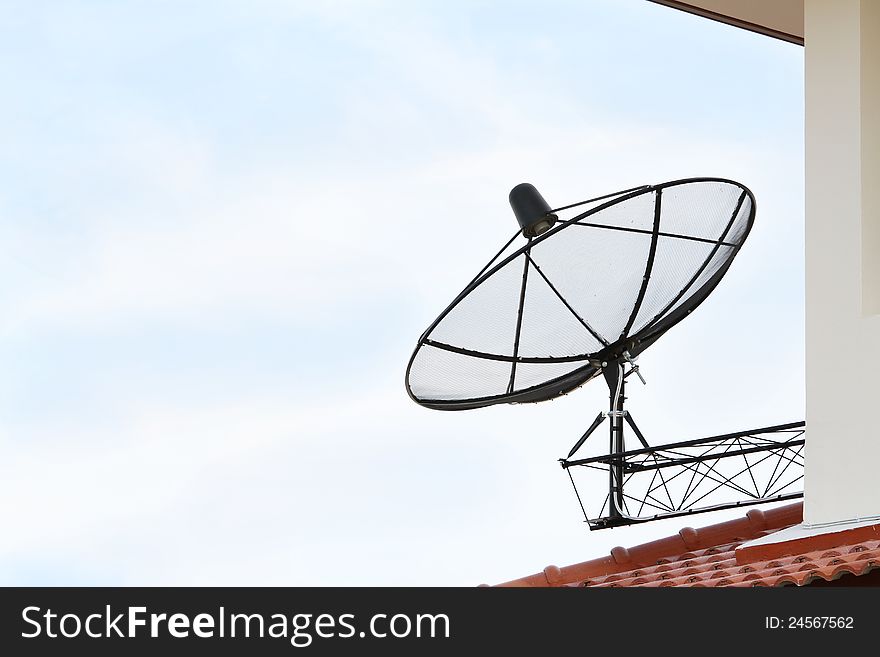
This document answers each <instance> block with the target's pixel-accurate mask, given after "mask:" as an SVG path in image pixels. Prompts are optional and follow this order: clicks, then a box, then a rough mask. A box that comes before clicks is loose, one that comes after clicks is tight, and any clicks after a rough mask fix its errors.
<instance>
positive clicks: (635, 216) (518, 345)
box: [406, 178, 755, 410]
mask: <svg viewBox="0 0 880 657" xmlns="http://www.w3.org/2000/svg"><path fill="white" fill-rule="evenodd" d="M510 204H511V207H512V208H513V211H514V214H515V215H516V218H517V220H518V222H519V225H520V231H519V232H517V234H515V235H514V237H513V238H512V239H511V240H510V241H509V242H508V243H507V244H506V245H505V247H504V248H502V249H501V251H500V252H499V253H498V254H497V255H496V256H495V257H494V258H493V259H492V260H491V261H490V262H489V264H487V265H486V267H484V268H483V270H482V271H481V272H480V273H479V274H478V275H477V276H476V277H475V278H474V279H473V281H471V283H470V284H469V285H468V286H467V287H465V289H464V290H463V291H462V292H461V294H459V295H458V296H457V297H456V298H455V299H454V300H453V301H452V303H451V304H450V305H449V307H448V308H446V310H444V311H443V312H442V313H441V314H440V316H439V317H438V318H437V319H436V320H434V322H433V323H432V324H431V325H430V326H429V327H428V329H427V330H426V331H425V332H424V334H423V335H422V336H421V338H419V341H418V344H417V345H416V349H415V351H414V353H413V355H412V358H411V359H410V362H409V366H408V368H407V374H406V387H407V390H408V392H409V394H410V396H411V397H412V398H413V400H415V401H416V402H417V403H419V404H421V405H422V406H426V407H428V408H433V409H439V410H464V409H472V408H480V407H483V406H489V405H492V404H499V403H523V402H539V401H544V400H547V399H552V398H554V397H558V396H559V395H563V394H565V393H567V392H570V391H571V390H573V389H575V388H577V387H578V386H580V385H583V384H584V383H585V382H587V381H589V380H590V379H592V378H593V377H595V376H597V375H598V374H600V373H602V372H603V370H608V369H609V365H608V364H609V363H612V364H613V363H623V362H627V361H628V362H630V363H632V362H633V361H634V359H635V358H636V357H637V356H638V355H639V354H640V353H641V352H642V351H644V350H645V348H647V347H648V346H650V345H651V344H652V343H653V342H655V341H656V340H657V339H658V338H659V337H660V336H661V335H663V333H665V332H666V331H667V330H669V328H671V327H672V326H674V325H675V324H677V323H678V322H680V321H681V320H682V319H683V318H684V317H686V316H687V315H688V314H690V313H691V312H692V311H693V310H694V309H695V308H696V307H697V306H698V305H699V304H700V303H702V301H703V300H704V299H705V298H706V297H707V296H708V295H709V293H710V292H711V291H712V290H713V289H714V288H715V286H716V285H717V284H718V282H719V281H720V280H721V278H722V277H723V276H724V274H725V273H726V272H727V269H728V268H729V267H730V264H731V262H732V261H733V259H734V257H736V254H737V253H738V252H739V249H740V247H741V246H742V244H743V242H744V241H745V239H746V237H747V236H748V234H749V231H750V230H751V227H752V222H753V220H754V217H755V198H754V196H753V194H752V192H751V191H749V190H748V189H747V188H746V187H745V186H743V185H741V184H739V183H737V182H734V181H732V180H724V179H721V178H691V179H687V180H677V181H673V182H667V183H663V184H660V185H646V186H643V187H638V188H634V189H629V190H624V191H623V192H617V193H615V194H610V195H606V196H602V197H599V198H597V199H591V200H589V201H583V202H581V203H576V204H574V205H570V206H565V207H563V208H558V209H556V210H553V209H551V208H550V206H549V204H548V203H547V202H546V201H545V200H544V198H543V197H542V196H541V194H540V193H539V192H538V191H537V190H536V189H535V187H534V186H532V185H530V184H528V183H523V184H520V185H517V186H516V187H514V188H513V190H512V191H511V192H510ZM574 208H577V210H576V211H575V212H573V213H572V214H573V216H571V217H569V218H567V219H563V218H560V214H561V213H562V212H563V211H566V210H572V209H574ZM585 208H586V209H585ZM520 235H522V238H523V240H524V242H525V243H524V244H522V245H521V246H518V247H517V246H516V245H514V242H516V241H517V238H518V236H520ZM511 247H513V250H512V252H510V251H511ZM505 253H507V255H505ZM612 369H614V376H615V377H616V368H612ZM636 372H637V370H636Z"/></svg>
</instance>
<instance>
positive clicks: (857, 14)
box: [804, 0, 880, 524]
mask: <svg viewBox="0 0 880 657" xmlns="http://www.w3.org/2000/svg"><path fill="white" fill-rule="evenodd" d="M804 22H805V58H806V60H805V71H806V135H805V139H806V190H807V192H806V195H807V197H806V263H807V271H806V332H807V333H806V345H807V347H806V348H807V354H806V358H807V381H806V394H807V448H806V479H805V502H804V522H805V523H808V524H820V523H828V522H835V521H842V520H848V519H853V518H865V517H872V516H880V473H878V464H880V422H878V420H877V418H876V417H875V416H876V414H877V412H878V411H880V314H878V313H880V225H878V224H880V215H878V210H880V153H878V142H877V139H878V132H880V112H878V108H880V38H878V37H880V1H878V0H835V1H834V2H831V1H829V0H805V13H804Z"/></svg>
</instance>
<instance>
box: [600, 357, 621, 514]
mask: <svg viewBox="0 0 880 657" xmlns="http://www.w3.org/2000/svg"><path fill="white" fill-rule="evenodd" d="M602 374H603V375H604V376H605V382H606V383H607V384H608V391H609V411H608V419H609V420H611V429H610V433H609V437H610V445H609V454H611V455H616V454H622V453H623V452H624V451H625V450H626V447H625V445H624V442H623V418H624V417H625V415H626V411H625V410H623V402H624V399H625V396H624V387H625V383H624V376H623V362H622V361H621V360H617V361H615V362H613V363H607V364H605V365H604V366H603V368H602ZM622 511H623V461H622V460H618V461H615V462H612V463H611V464H609V466H608V515H609V517H611V518H619V517H620V516H621V512H622Z"/></svg>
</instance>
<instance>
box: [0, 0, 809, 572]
mask: <svg viewBox="0 0 880 657" xmlns="http://www.w3.org/2000/svg"><path fill="white" fill-rule="evenodd" d="M0 85H2V88H3V92H4V93H3V98H4V101H3V103H0V144H2V148H0V179H2V184H0V253H2V256H3V257H2V258H0V308H2V312H0V527H2V536H3V538H2V540H0V584H2V585H293V586H296V585H330V586H334V585H407V586H420V585H441V586H442V585H463V586H471V585H476V584H480V583H496V582H501V581H506V580H509V579H514V578H516V577H520V576H524V575H528V574H531V573H534V572H539V571H540V570H541V569H543V568H544V567H545V566H546V565H548V564H551V563H552V564H556V565H560V566H562V565H567V564H570V563H575V562H579V561H583V560H585V559H589V558H593V557H597V556H601V555H603V554H606V553H607V551H608V550H609V549H610V548H611V547H613V546H615V545H633V544H637V543H641V542H644V541H648V540H653V539H656V538H659V537H662V536H666V535H668V534H670V533H674V532H676V531H678V529H679V528H681V527H682V526H683V525H684V524H687V523H686V522H682V521H681V520H680V519H679V520H665V521H660V522H653V523H647V524H645V525H639V526H635V527H626V528H619V529H614V530H606V531H600V532H589V531H588V530H587V528H586V525H585V524H584V523H583V517H582V516H581V515H580V509H579V508H578V506H577V501H576V499H575V498H574V496H573V494H572V491H571V485H570V483H569V481H568V478H567V477H566V476H565V475H564V473H563V472H562V471H561V470H560V468H559V466H558V464H557V461H556V459H557V458H559V457H560V456H564V455H565V454H566V453H567V452H568V449H569V448H570V446H571V445H572V444H573V442H574V441H575V440H576V439H577V437H578V436H580V434H581V433H582V432H583V431H584V429H585V428H586V426H587V425H588V424H589V423H590V422H591V421H592V418H593V417H594V416H595V414H596V412H597V411H598V410H601V409H603V408H604V407H605V405H606V397H607V390H606V389H605V387H604V386H603V385H601V383H600V382H593V383H590V384H588V385H586V386H584V387H583V388H582V389H580V390H578V391H576V392H574V393H572V394H570V395H568V396H566V397H564V398H560V399H558V400H554V401H552V402H547V403H542V404H532V405H521V406H506V405H505V406H496V407H492V408H488V409H481V410H476V411H468V412H457V413H448V412H437V411H431V410H427V409H424V408H421V407H419V406H417V405H416V404H414V403H413V402H412V401H411V400H410V399H409V398H408V396H407V394H406V391H405V389H404V385H403V379H404V371H405V368H406V364H407V361H408V359H409V356H410V354H411V351H412V349H413V347H414V346H415V342H416V340H417V338H418V337H419V335H420V334H421V333H422V331H423V330H424V329H425V328H426V327H427V326H428V324H429V323H430V322H431V321H432V320H433V319H434V317H435V316H436V315H437V314H438V313H439V312H440V311H441V310H442V309H443V308H445V307H446V305H447V304H448V303H449V302H450V301H451V300H452V298H453V297H454V296H455V295H456V294H457V293H458V292H459V291H460V290H461V289H462V288H463V287H464V285H465V284H466V283H467V282H468V281H469V280H470V279H471V278H472V277H473V275H474V274H475V273H476V272H477V271H479V270H480V268H481V267H482V266H483V264H484V263H485V262H486V261H487V260H488V259H489V258H490V257H491V256H492V255H493V254H494V253H495V252H496V251H497V250H498V249H499V248H500V247H501V245H502V244H504V242H505V241H506V240H507V239H508V238H509V236H510V235H511V234H512V232H513V231H514V230H515V229H516V223H515V218H514V217H513V215H512V213H511V212H510V209H509V206H508V203H507V193H508V191H509V189H510V188H511V187H513V186H514V185H516V184H517V183H519V182H523V181H528V182H531V183H533V184H535V185H536V186H537V187H538V188H539V189H540V190H541V192H542V193H543V195H544V196H545V198H547V199H548V201H549V202H550V203H551V205H553V206H561V205H565V204H568V203H573V202H576V201H579V200H582V199H585V198H589V197H591V196H597V195H600V194H604V193H608V192H611V191H614V190H618V189H624V188H629V187H633V186H636V185H642V184H647V183H659V182H663V181H665V180H672V179H677V178H683V177H690V176H720V177H727V178H732V179H734V180H738V181H740V182H742V183H744V184H746V185H747V186H748V187H749V188H750V189H752V191H753V192H754V193H755V196H756V198H757V216H756V220H755V226H754V229H753V231H752V233H751V235H750V237H749V240H748V241H747V243H746V245H745V247H744V248H743V250H742V252H741V254H740V255H739V256H738V258H737V260H736V262H735V263H734V265H733V267H732V268H731V270H730V272H729V273H728V275H727V276H726V277H725V279H724V280H723V281H722V283H721V285H719V287H718V288H717V289H716V291H715V292H714V293H713V295H712V296H711V297H710V298H709V299H708V300H707V301H706V302H705V303H704V304H703V305H701V306H700V308H699V310H698V311H697V312H695V313H694V314H693V315H692V316H690V317H689V318H687V319H686V320H685V321H683V322H682V323H681V324H679V325H678V326H676V327H675V328H674V329H673V330H671V331H670V332H669V333H668V334H666V335H665V336H664V337H663V338H661V340H659V341H658V342H657V343H656V344H655V345H654V346H652V347H651V349H650V350H648V351H647V352H646V353H645V354H644V355H643V356H642V358H641V359H640V365H641V370H642V373H643V374H644V375H645V377H646V379H647V381H648V385H647V386H646V387H644V388H642V387H641V386H639V387H638V388H637V389H636V388H635V386H634V385H633V386H630V393H631V395H630V400H629V402H628V408H629V409H630V410H632V411H633V412H634V414H635V415H636V417H638V421H639V425H640V427H641V428H642V430H643V431H645V433H646V434H649V440H651V441H652V442H653V443H662V442H671V441H673V440H683V439H688V438H695V437H700V436H704V435H712V434H716V433H722V432H726V431H733V430H738V429H747V428H753V427H758V426H765V425H771V424H778V423H782V422H788V421H795V420H800V419H803V415H804V365H803V356H804V324H803V314H804V304H803V51H802V49H801V48H799V47H797V46H794V45H791V44H788V43H783V42H781V41H776V40H773V39H769V38H766V37H761V36H758V35H755V34H752V33H748V32H745V31H741V30H737V29H735V28H732V27H728V26H724V25H721V24H718V23H714V22H712V21H706V20H702V19H699V18H696V17H694V16H690V15H687V14H684V13H681V12H678V11H674V10H671V9H668V8H664V7H660V6H657V5H655V4H653V3H649V2H645V1H642V0H594V1H591V2H585V1H579V2H575V1H570V2H568V1H561V0H560V1H552V2H541V3H534V2H531V3H530V2H505V3H499V2H463V1H454V2H449V1H446V2H440V1H436V2H427V1H426V2H419V3H412V2H403V1H402V0H397V1H381V0H366V1H361V2H354V1H352V2H343V1H338V2H321V3H315V2H282V1H280V0H274V1H273V0H254V1H253V2H247V3H242V2H231V1H227V2H223V1H201V2H200V1H197V0H192V1H187V2H146V1H143V2H141V1H136V0H126V1H123V2H109V1H108V2H104V1H101V0H92V1H90V2H40V3H32V2H25V1H23V0H22V1H15V0H4V1H2V2H0ZM742 513H743V511H742V510H739V511H728V512H717V513H713V514H707V515H704V516H699V517H697V518H693V519H688V520H689V521H691V522H692V524H695V525H697V526H699V525H700V524H707V523H712V522H719V521H721V520H724V519H728V518H730V517H737V516H740V515H742Z"/></svg>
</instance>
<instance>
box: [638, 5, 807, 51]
mask: <svg viewBox="0 0 880 657" xmlns="http://www.w3.org/2000/svg"><path fill="white" fill-rule="evenodd" d="M651 2H655V3H657V4H659V5H666V6H667V7H672V8H673V9H679V10H681V11H686V12H688V13H689V14H696V15H697V16H702V17H703V18H708V19H711V20H714V21H718V22H720V23H727V24H728V25H733V26H735V27H739V28H742V29H744V30H749V31H751V32H757V33H758V34H763V35H765V36H770V37H773V38H775V39H782V40H783V41H788V42H790V43H796V44H799V45H804V2H803V0H773V1H772V2H767V0H687V1H686V2H685V1H683V0H651Z"/></svg>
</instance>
